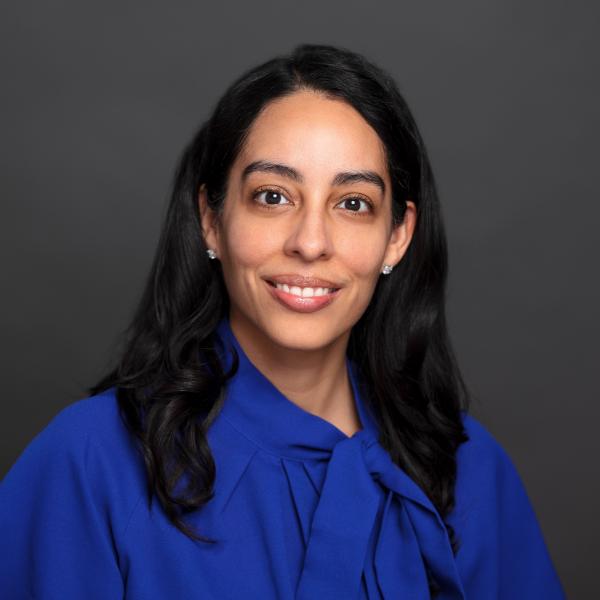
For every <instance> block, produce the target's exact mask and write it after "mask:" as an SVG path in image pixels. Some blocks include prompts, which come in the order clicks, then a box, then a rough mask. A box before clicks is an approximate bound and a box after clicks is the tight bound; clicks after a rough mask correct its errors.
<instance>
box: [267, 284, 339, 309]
mask: <svg viewBox="0 0 600 600" xmlns="http://www.w3.org/2000/svg"><path fill="white" fill-rule="evenodd" d="M265 284H266V285H267V287H268V288H269V291H270V292H271V294H272V296H273V297H274V298H275V299H276V300H277V301H278V302H279V303H280V304H283V306H285V307H286V308H291V309H292V310H294V311H296V312H301V313H311V312H315V311H317V310H320V309H322V308H325V307H326V306H328V305H329V304H331V303H332V302H333V301H334V300H335V299H336V298H337V296H338V294H339V293H340V290H336V291H335V292H331V293H329V294H325V295H324V296H313V297H312V298H303V297H300V296H294V294H288V293H287V292H284V291H283V290H280V289H278V288H276V287H275V286H273V285H271V284H270V283H269V282H267V281H265Z"/></svg>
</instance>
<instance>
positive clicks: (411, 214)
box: [381, 200, 417, 268]
mask: <svg viewBox="0 0 600 600" xmlns="http://www.w3.org/2000/svg"><path fill="white" fill-rule="evenodd" d="M416 223H417V207H416V206H415V203H414V202H412V201H411V200H407V201H406V210H405V212H404V220H403V221H402V222H401V223H400V224H398V225H396V227H394V229H393V230H392V234H391V235H390V241H389V242H388V245H387V248H386V251H385V257H384V261H383V264H382V265H381V267H382V268H383V265H384V264H385V265H390V266H392V267H395V266H396V265H397V264H398V263H399V262H400V261H401V260H402V257H403V256H404V253H405V252H406V250H407V249H408V246H409V244H410V241H411V240H412V236H413V233H414V230H415V225H416Z"/></svg>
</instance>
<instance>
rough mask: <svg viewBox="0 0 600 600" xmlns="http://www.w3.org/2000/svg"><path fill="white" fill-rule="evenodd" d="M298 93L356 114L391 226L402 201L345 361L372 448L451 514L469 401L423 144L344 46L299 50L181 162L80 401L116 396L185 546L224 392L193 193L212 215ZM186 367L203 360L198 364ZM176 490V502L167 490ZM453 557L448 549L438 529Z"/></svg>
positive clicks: (383, 85)
mask: <svg viewBox="0 0 600 600" xmlns="http://www.w3.org/2000/svg"><path fill="white" fill-rule="evenodd" d="M304 89H306V90H312V91H315V92H318V93H320V94H324V95H325V96H326V97H329V98H333V99H337V100H342V101H345V102H347V103H348V104H349V105H351V106H352V107H353V108H354V109H356V110H357V111H358V112H359V113H360V114H361V115H362V116H363V118H364V119H365V120H366V121H367V122H368V123H369V124H370V125H371V126H372V127H373V129H374V130H375V131H376V132H377V134H378V135H379V137H380V138H381V140H382V142H383V145H384V147H385V152H386V162H387V167H388V170H389V175H390V179H391V182H392V197H393V201H392V221H393V223H394V224H397V223H400V222H402V220H403V218H404V214H405V209H406V201H407V200H409V199H410V200H412V201H413V202H414V203H415V205H416V209H417V220H416V225H415V230H414V233H413V237H412V240H411V242H410V245H409V247H408V249H407V251H406V253H405V255H404V256H403V258H402V260H401V261H400V263H399V264H398V265H396V267H395V268H394V270H393V272H392V273H391V274H389V275H387V276H384V277H380V278H379V281H378V283H377V285H376V288H375V291H374V294H373V297H372V299H371V302H370V304H369V305H368V307H367V309H366V310H365V312H364V314H363V315H362V316H361V318H360V319H359V321H357V323H356V324H355V325H354V327H353V328H352V331H351V335H350V339H349V345H348V354H349V356H350V357H351V358H352V359H354V361H355V362H356V364H357V366H358V367H359V369H360V375H361V378H362V380H363V381H364V383H365V388H366V389H367V390H368V401H369V402H370V403H371V405H372V406H373V409H374V412H375V414H376V416H377V420H378V424H379V427H380V443H381V444H382V446H383V447H384V448H385V449H386V450H387V451H388V452H389V453H390V456H391V458H392V460H393V461H394V462H395V463H396V464H397V465H399V466H400V467H401V468H403V469H404V470H405V471H406V473H407V474H408V475H409V476H410V477H411V478H412V479H413V480H414V481H415V482H416V483H417V484H418V485H419V486H420V487H421V488H422V489H423V491H424V492H425V493H426V494H427V496H428V497H429V498H430V500H431V501H432V503H433V504H434V506H435V507H436V509H437V510H438V512H439V513H440V515H441V516H442V518H444V517H446V516H447V515H448V514H449V512H450V511H451V510H452V508H453V507H454V487H455V481H456V450H457V448H458V446H459V445H460V444H461V443H462V442H464V441H466V440H467V439H468V438H467V435H466V432H465V430H464V427H463V423H462V418H461V414H460V413H461V410H466V409H467V407H468V404H469V402H470V399H469V393H468V390H467V388H466V385H465V382H464V380H463V378H462V376H461V374H460V371H459V368H458V365H457V362H456V360H455V356H454V353H453V349H452V347H451V343H450V339H449V334H448V331H447V324H446V316H445V288H446V278H447V269H448V264H447V263H448V255H447V244H446V236H445V232H444V226H443V222H442V215H441V209H440V204H439V200H438V194H437V191H436V184H435V181H434V177H433V174H432V170H431V166H430V162H429V159H428V156H427V152H426V149H425V145H424V143H423V140H422V138H421V135H420V133H419V131H418V129H417V125H416V123H415V121H414V118H413V116H412V115H411V112H410V110H409V108H408V106H407V104H406V102H405V100H404V98H403V97H402V95H401V94H400V92H399V91H398V88H397V86H396V84H395V83H394V81H393V80H392V78H391V77H390V76H389V75H388V74H386V73H385V72H384V71H383V70H382V69H380V68H379V67H377V66H375V65H374V64H373V63H371V62H370V61H368V60H367V59H366V58H365V57H364V56H361V55H360V54H358V53H355V52H352V51H350V50H348V49H345V48H340V47H334V46H329V45H315V44H303V45H299V46H297V47H296V48H295V49H293V51H292V52H291V53H290V54H288V55H285V56H277V57H275V58H273V59H271V60H268V61H267V62H265V63H263V64H261V65H259V66H257V67H255V68H252V69H250V70H248V71H247V72H245V73H244V74H242V75H241V76H240V77H239V78H238V79H237V80H236V81H234V82H233V83H232V84H231V85H230V86H229V88H228V89H227V90H226V91H225V93H224V94H223V96H222V97H221V99H220V100H219V101H218V103H217V105H216V107H215V109H214V111H213V114H212V116H210V118H209V119H208V120H207V121H206V122H205V123H204V124H202V126H201V127H200V128H199V130H198V131H197V133H196V134H195V136H194V137H193V139H192V140H191V142H190V143H189V145H188V146H187V148H186V149H185V151H184V152H183V155H182V156H181V159H180V162H179V165H178V168H177V170H176V173H175V178H174V184H173V191H172V196H171V199H170V203H169V206H168V210H167V214H166V218H165V222H164V225H163V228H162V231H161V235H160V240H159V243H158V247H157V250H156V254H155V257H154V261H153V264H152V266H151V270H150V273H149V276H148V279H147V282H146V285H145V288H144V291H143V293H142V297H141V299H140V302H139V304H138V306H137V309H136V311H135V313H134V315H133V319H132V321H131V323H130V325H129V326H128V328H127V329H126V330H125V331H123V333H122V343H123V349H122V353H121V354H120V358H119V360H118V362H117V364H116V366H115V368H114V369H113V370H112V371H111V372H110V373H108V374H107V375H106V376H104V377H103V378H102V379H101V380H100V381H99V382H98V383H97V384H96V385H94V386H92V387H90V388H89V392H90V393H92V394H96V393H99V392H100V391H103V390H105V389H107V388H109V387H112V386H116V393H117V398H118V403H119V407H120V410H121V413H122V415H123V418H124V420H125V421H126V424H127V426H128V427H129V429H130V431H131V432H132V433H133V434H134V435H135V436H136V437H137V439H138V440H139V443H140V448H141V451H142V454H143V458H144V461H145V466H146V471H147V480H148V501H149V503H151V501H152V496H153V494H156V496H157V498H158V500H159V501H160V503H161V505H162V506H163V508H164V510H165V512H166V514H167V516H168V517H169V519H170V520H171V521H172V523H173V524H174V525H175V526H177V527H178V528H179V529H180V530H181V531H182V532H183V533H184V534H186V535H188V536H189V537H191V538H192V539H196V540H199V541H203V542H209V543H210V542H213V541H214V540H211V539H209V538H205V537H203V536H202V535H199V534H197V533H196V532H194V531H193V530H192V529H191V528H190V526H189V525H188V524H187V523H186V522H185V520H184V518H183V517H184V516H185V514H186V513H189V512H190V511H193V510H198V509H200V508H201V507H202V506H203V505H204V504H206V503H207V502H209V501H210V499H211V498H212V497H213V495H214V492H213V484H214V480H215V463H214V460H213V456H212V454H211V450H210V447H209V445H208V443H207V437H206V434H207V430H208V428H209V427H210V424H211V423H212V422H213V420H214V418H215V416H216V415H217V414H218V412H219V410H220V407H221V401H222V398H223V391H224V389H225V386H226V385H227V380H228V379H229V377H231V376H232V374H233V372H235V368H236V366H237V359H236V360H234V364H233V368H232V370H231V371H230V372H225V371H224V370H223V366H222V364H221V362H220V360H219V358H218V354H217V352H216V348H215V342H216V339H215V329H216V326H217V324H218V322H219V320H220V319H221V318H222V317H223V316H226V315H228V311H229V299H228V295H227V290H226V288H225V284H224V280H223V275H222V272H221V268H220V265H219V264H218V263H219V262H220V261H211V260H210V259H209V258H208V256H207V254H206V249H207V247H206V243H205V240H204V239H203V236H202V228H201V220H200V214H199V207H198V193H199V188H200V186H201V185H202V184H205V185H206V190H207V198H208V200H207V202H208V205H209V206H210V208H211V209H212V210H214V211H215V213H216V214H219V213H220V211H221V210H222V207H223V202H224V199H225V196H226V192H227V188H226V186H227V180H228V175H229V171H230V168H231V165H232V163H233V161H234V160H235V158H236V157H237V156H238V154H239V152H240V150H241V148H242V147H243V145H244V142H245V140H246V138H247V135H248V131H249V129H250V126H251V125H252V123H253V121H254V120H255V119H256V118H257V116H258V114H259V113H260V111H261V110H262V109H263V108H264V107H265V106H266V105H267V103H269V102H270V101H272V100H274V99H276V98H282V97H284V96H287V95H290V94H293V93H295V92H297V91H299V90H304ZM199 357H203V359H202V360H200V359H199ZM182 478H183V479H185V480H186V482H187V484H186V486H185V488H184V490H183V492H182V493H176V491H177V490H176V488H179V486H178V482H181V481H182ZM446 527H447V530H448V533H449V537H450V540H451V543H452V548H453V551H454V552H457V551H458V546H459V544H458V540H457V539H456V536H455V533H454V531H453V529H452V527H451V526H450V525H449V524H448V523H447V524H446Z"/></svg>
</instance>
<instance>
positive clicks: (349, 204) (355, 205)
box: [340, 196, 373, 213]
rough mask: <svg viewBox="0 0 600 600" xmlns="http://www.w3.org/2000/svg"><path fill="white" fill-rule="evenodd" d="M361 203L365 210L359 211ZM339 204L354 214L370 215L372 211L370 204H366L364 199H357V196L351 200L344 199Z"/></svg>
mask: <svg viewBox="0 0 600 600" xmlns="http://www.w3.org/2000/svg"><path fill="white" fill-rule="evenodd" d="M361 202H362V203H363V204H364V205H365V206H366V210H360V208H361V205H360V203H361ZM340 204H345V205H346V208H347V209H348V210H350V211H351V212H355V213H370V212H372V211H373V205H372V204H371V203H370V202H368V201H367V200H365V199H364V198H359V197H357V196H355V197H352V198H344V200H342V201H341V202H340Z"/></svg>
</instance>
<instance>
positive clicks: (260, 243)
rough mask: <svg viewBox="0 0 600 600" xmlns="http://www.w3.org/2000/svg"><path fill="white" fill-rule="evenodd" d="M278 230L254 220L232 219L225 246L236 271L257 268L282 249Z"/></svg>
mask: <svg viewBox="0 0 600 600" xmlns="http://www.w3.org/2000/svg"><path fill="white" fill-rule="evenodd" d="M282 243H283V242H282V240H279V239H278V238H277V234H276V229H275V228H273V227H265V226H264V225H262V224H260V223H258V222H256V221H252V220H247V219H246V220H242V219H239V220H235V219H232V220H231V221H230V222H229V224H228V227H227V235H226V236H225V245H226V247H227V255H228V257H229V262H230V264H231V265H232V267H233V268H234V269H239V268H240V267H241V268H244V267H247V268H255V267H258V266H261V265H263V264H264V262H265V260H266V259H267V258H268V257H269V256H271V255H273V254H274V253H275V252H277V249H278V248H281V245H282Z"/></svg>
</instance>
